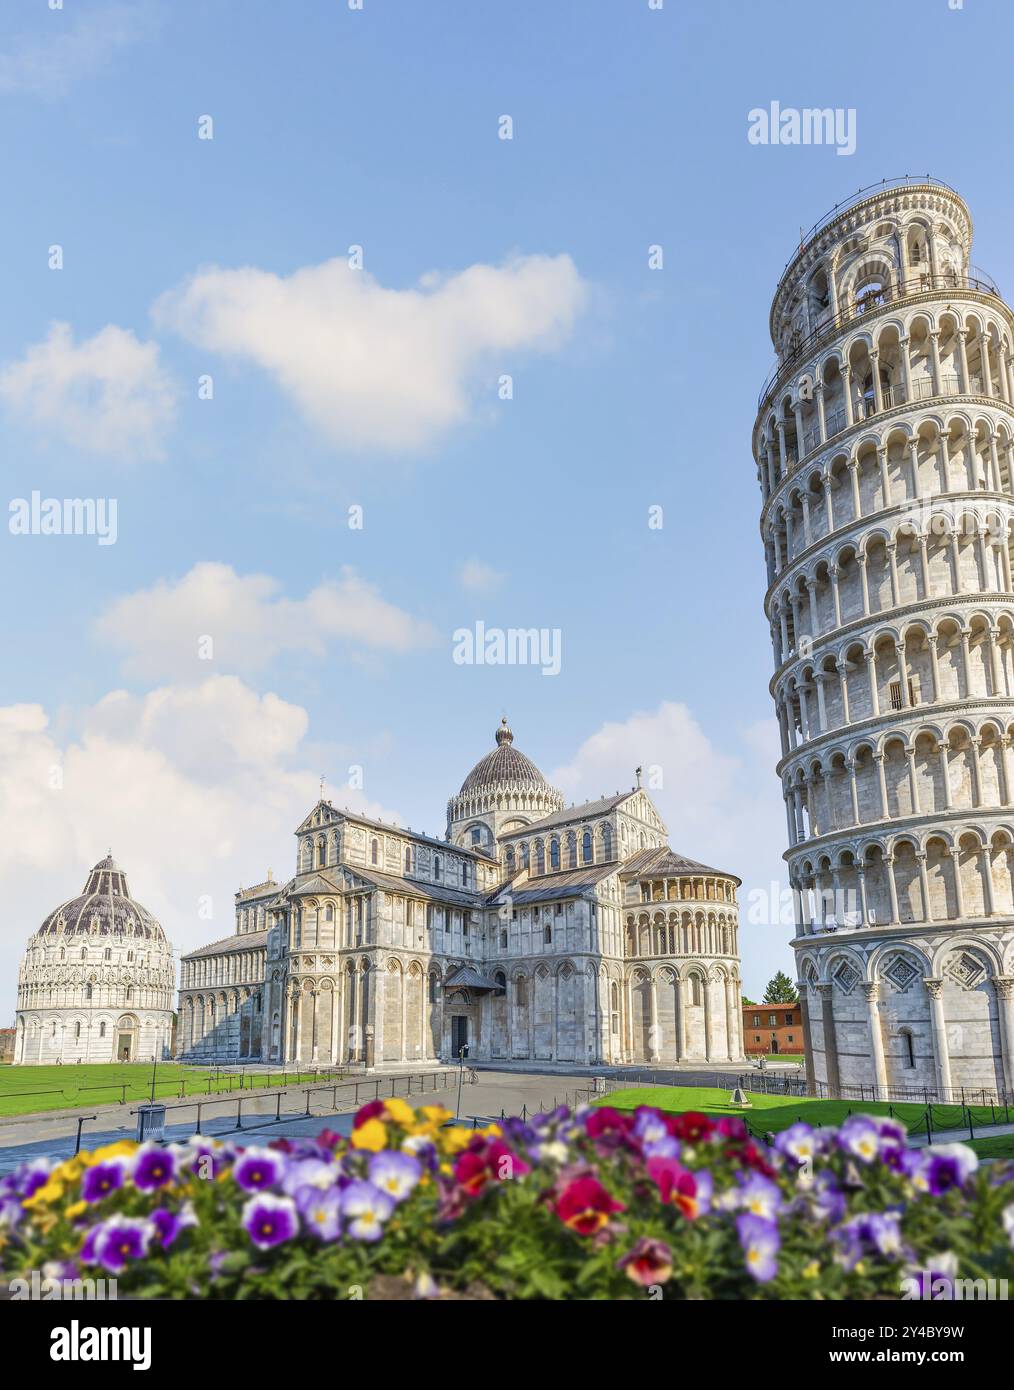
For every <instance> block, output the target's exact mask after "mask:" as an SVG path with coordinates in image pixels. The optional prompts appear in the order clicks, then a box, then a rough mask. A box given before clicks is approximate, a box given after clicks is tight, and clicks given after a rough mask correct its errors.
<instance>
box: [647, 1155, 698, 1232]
mask: <svg viewBox="0 0 1014 1390" xmlns="http://www.w3.org/2000/svg"><path fill="white" fill-rule="evenodd" d="M645 1171H646V1172H647V1174H648V1177H649V1178H651V1180H652V1182H653V1183H654V1184H655V1186H656V1187H657V1188H658V1195H659V1196H660V1197H661V1199H662V1201H663V1202H664V1203H665V1204H666V1206H674V1207H676V1208H677V1209H678V1210H679V1211H681V1212H682V1213H683V1215H684V1216H686V1217H689V1218H690V1220H691V1221H693V1220H694V1219H695V1217H697V1216H699V1215H700V1206H699V1203H698V1200H697V1176H698V1175H697V1174H696V1173H691V1172H690V1170H689V1169H688V1168H684V1167H683V1165H682V1163H677V1162H676V1160H675V1159H674V1158H649V1160H648V1162H647V1163H646V1164H645Z"/></svg>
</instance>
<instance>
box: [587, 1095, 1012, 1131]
mask: <svg viewBox="0 0 1014 1390" xmlns="http://www.w3.org/2000/svg"><path fill="white" fill-rule="evenodd" d="M746 1094H747V1096H748V1098H749V1100H750V1106H749V1108H748V1109H746V1110H743V1109H741V1108H740V1107H739V1106H735V1105H730V1103H729V1096H730V1095H731V1089H730V1090H728V1091H726V1090H718V1089H717V1088H715V1087H707V1086H643V1087H631V1088H630V1089H628V1090H622V1091H613V1092H612V1094H611V1095H607V1096H603V1097H602V1098H601V1099H598V1100H596V1101H595V1104H596V1105H609V1106H612V1107H613V1108H614V1109H616V1110H636V1109H637V1107H638V1106H639V1105H653V1106H655V1107H656V1109H658V1110H670V1111H673V1112H674V1113H679V1112H681V1111H684V1110H700V1111H702V1112H703V1113H704V1114H705V1115H742V1116H743V1117H744V1119H745V1120H746V1121H747V1123H748V1124H749V1126H750V1128H751V1129H752V1130H753V1131H754V1133H757V1134H764V1133H766V1132H767V1131H769V1130H770V1131H772V1132H774V1133H775V1134H777V1133H778V1131H779V1130H783V1129H788V1127H789V1125H792V1124H795V1123H796V1121H797V1120H805V1122H806V1123H807V1124H808V1125H814V1126H816V1125H839V1124H841V1123H842V1121H843V1120H845V1119H846V1118H847V1117H848V1116H849V1115H850V1114H851V1115H857V1114H862V1115H894V1116H895V1117H896V1118H897V1119H899V1120H901V1122H902V1123H903V1124H904V1125H907V1126H908V1128H909V1129H924V1128H925V1125H926V1107H925V1105H919V1104H913V1103H910V1102H904V1103H902V1102H898V1103H895V1104H888V1103H887V1102H886V1101H863V1102H859V1101H847V1100H816V1099H814V1098H812V1097H810V1096H775V1095H765V1094H764V1093H763V1092H753V1091H747V1093H746ZM971 1113H972V1121H973V1124H974V1125H975V1127H976V1129H978V1127H979V1126H980V1125H989V1124H990V1123H992V1121H993V1115H994V1113H995V1116H996V1121H997V1123H1000V1124H1003V1123H1005V1122H1006V1120H1007V1118H1008V1115H1007V1112H1005V1111H1004V1110H1003V1108H1002V1107H1000V1108H998V1109H997V1110H996V1111H995V1112H993V1111H991V1110H990V1108H989V1106H988V1105H987V1106H985V1107H983V1106H981V1105H974V1106H972V1107H971ZM964 1114H965V1112H964V1111H963V1110H962V1108H961V1106H960V1105H934V1106H933V1115H932V1127H933V1129H934V1130H937V1129H960V1128H961V1127H962V1125H963V1124H965V1123H966V1121H965V1119H964ZM1009 1119H1010V1121H1011V1123H1014V1109H1012V1110H1011V1111H1010V1113H1009ZM997 1142H999V1140H998V1141H997Z"/></svg>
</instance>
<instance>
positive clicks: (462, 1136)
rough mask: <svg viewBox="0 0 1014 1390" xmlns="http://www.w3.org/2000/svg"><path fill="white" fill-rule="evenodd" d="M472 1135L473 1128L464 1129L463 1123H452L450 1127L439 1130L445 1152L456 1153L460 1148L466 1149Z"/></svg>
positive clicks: (473, 1133)
mask: <svg viewBox="0 0 1014 1390" xmlns="http://www.w3.org/2000/svg"><path fill="white" fill-rule="evenodd" d="M474 1136H475V1130H474V1129H466V1128H465V1126H464V1125H452V1126H451V1128H450V1129H444V1130H441V1132H440V1143H441V1146H442V1147H443V1149H444V1151H445V1153H449V1154H456V1153H459V1152H460V1151H461V1150H462V1149H467V1148H468V1146H469V1144H470V1143H471V1142H472V1139H473V1138H474Z"/></svg>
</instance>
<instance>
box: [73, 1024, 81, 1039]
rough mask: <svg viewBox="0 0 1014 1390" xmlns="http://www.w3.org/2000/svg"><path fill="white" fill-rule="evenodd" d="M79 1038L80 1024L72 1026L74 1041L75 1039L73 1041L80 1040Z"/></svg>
mask: <svg viewBox="0 0 1014 1390" xmlns="http://www.w3.org/2000/svg"><path fill="white" fill-rule="evenodd" d="M80 1036H81V1025H80V1023H75V1024H74V1039H75V1041H77V1039H78V1038H80Z"/></svg>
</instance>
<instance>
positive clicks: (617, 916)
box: [177, 719, 743, 1068]
mask: <svg viewBox="0 0 1014 1390" xmlns="http://www.w3.org/2000/svg"><path fill="white" fill-rule="evenodd" d="M739 883H740V880H739V879H738V878H736V877H735V875H733V874H730V873H723V872H721V871H719V870H717V869H709V868H707V867H706V866H705V865H703V864H698V863H695V862H694V861H693V860H689V859H685V858H683V856H682V855H679V854H676V853H674V851H673V850H672V849H670V848H669V845H668V844H667V842H666V828H665V825H664V824H663V822H662V819H661V817H660V816H659V814H658V811H657V810H656V809H655V806H654V805H653V803H652V801H651V798H650V797H649V795H648V793H647V791H646V790H645V789H644V787H643V786H642V785H641V776H640V769H638V773H637V785H635V786H634V787H633V788H631V789H630V790H629V791H625V792H617V793H615V794H614V795H612V796H604V797H602V798H600V799H599V800H597V801H590V802H585V803H584V804H582V805H577V806H565V805H564V799H563V797H562V795H561V794H560V793H559V792H558V791H556V790H555V789H554V788H553V787H551V786H550V785H549V784H548V783H547V781H546V779H545V778H544V777H543V775H542V773H541V772H540V771H539V769H538V768H537V767H536V766H535V764H534V763H533V762H532V761H531V760H530V759H529V758H527V757H526V756H525V755H524V753H522V752H521V751H520V750H519V749H518V748H516V747H515V745H514V735H513V734H512V732H511V730H510V728H508V726H507V721H506V719H504V720H503V721H502V723H501V725H500V727H499V728H498V729H497V731H496V739H495V746H494V747H493V749H492V750H491V751H490V752H489V753H487V754H486V755H485V756H484V757H483V758H481V759H480V761H479V762H478V763H477V764H476V765H475V767H474V768H473V769H472V770H471V772H470V773H469V774H468V776H467V777H466V778H465V780H464V782H463V783H462V786H461V790H460V791H459V792H458V793H457V795H456V796H453V797H452V798H451V799H450V801H449V802H448V806H447V829H446V835H445V838H444V839H436V838H433V837H431V836H428V835H425V834H419V833H416V832H413V831H412V830H408V829H405V828H403V827H401V826H397V825H385V824H382V823H380V822H378V821H374V820H371V819H369V818H368V817H366V816H362V815H358V814H357V813H355V812H353V811H349V810H337V809H336V808H335V807H334V806H333V805H332V804H331V802H330V801H327V800H324V799H323V798H322V799H321V800H319V801H318V803H317V805H316V806H314V807H313V809H312V810H311V811H310V813H309V815H308V816H307V817H306V819H305V820H304V821H303V823H302V824H301V825H300V826H299V827H298V829H297V830H296V865H295V873H294V875H293V877H292V878H290V879H289V880H288V881H287V882H285V883H279V882H276V881H275V880H274V878H273V877H272V875H271V873H270V871H269V873H268V876H267V879H266V880H265V881H264V882H262V883H258V884H256V885H254V886H253V887H250V888H245V889H241V890H240V892H238V893H237V894H236V929H235V933H234V934H233V935H232V936H229V937H227V938H225V939H224V940H222V941H217V942H214V943H213V944H211V945H208V946H204V947H202V948H200V949H199V950H196V951H193V952H191V953H190V954H189V955H186V956H184V957H183V962H182V978H181V986H180V1000H179V1015H178V1029H177V1053H178V1055H179V1056H180V1057H181V1058H183V1059H185V1060H188V1061H200V1062H208V1061H220V1062H226V1061H229V1062H235V1061H239V1060H242V1059H248V1060H258V1061H262V1062H267V1063H274V1064H276V1065H283V1064H298V1065H302V1066H313V1065H321V1066H329V1065H339V1064H340V1065H358V1066H365V1067H368V1068H372V1067H378V1066H387V1067H397V1068H402V1067H405V1066H407V1065H410V1064H433V1063H435V1062H438V1061H449V1060H452V1059H456V1058H458V1057H461V1056H465V1057H468V1058H470V1059H471V1060H473V1061H477V1060H481V1061H488V1062H495V1061H504V1062H507V1061H518V1062H520V1061H526V1062H529V1063H535V1062H552V1063H559V1064H567V1065H573V1066H578V1067H581V1066H591V1065H602V1064H621V1063H627V1062H631V1063H637V1062H640V1063H658V1064H660V1065H669V1064H672V1063H676V1062H683V1061H695V1062H705V1061H728V1060H735V1061H739V1060H741V1059H742V1057H743V1038H742V1007H741V1001H740V971H739V942H738V909H737V899H736V890H737V888H738V887H739Z"/></svg>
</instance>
